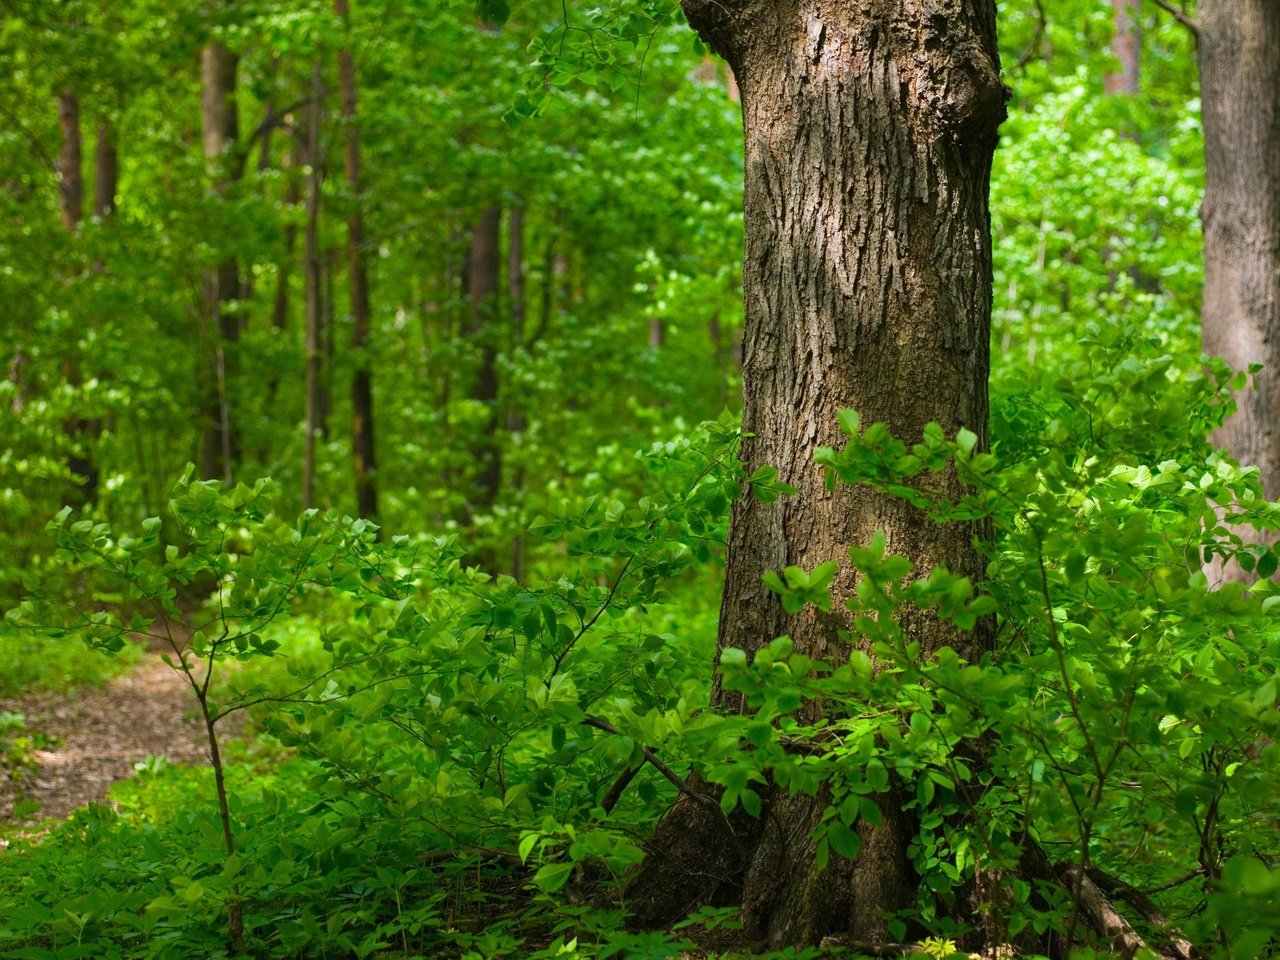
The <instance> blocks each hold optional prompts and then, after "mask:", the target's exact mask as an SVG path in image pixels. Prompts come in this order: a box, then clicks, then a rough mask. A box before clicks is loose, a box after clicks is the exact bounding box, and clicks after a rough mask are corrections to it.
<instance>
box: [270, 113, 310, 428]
mask: <svg viewBox="0 0 1280 960" xmlns="http://www.w3.org/2000/svg"><path fill="white" fill-rule="evenodd" d="M290 125H291V126H292V124H290ZM304 135H305V134H304ZM300 140H301V138H300V137H298V136H294V137H291V138H290V145H289V148H288V149H287V150H285V151H284V152H283V153H282V154H281V157H280V169H281V172H282V173H283V174H284V180H285V184H284V203H285V206H286V207H288V208H290V209H293V208H295V207H297V205H298V204H299V203H301V202H302V191H301V190H300V188H299V180H300V173H299V171H300V169H301V168H302V167H303V166H304V164H305V162H306V161H305V157H304V155H303V148H302V146H301V143H300ZM283 240H284V255H283V256H282V257H281V258H280V261H279V263H277V264H276V288H275V293H274V295H273V296H272V302H271V327H272V329H273V330H274V331H275V333H276V335H277V337H279V338H280V340H281V341H283V339H284V334H285V331H286V330H287V329H288V327H289V281H290V279H291V276H292V274H293V258H294V253H295V251H296V249H297V246H298V227H297V224H295V223H294V221H293V218H292V217H290V218H289V219H288V220H287V221H286V223H285V225H284V230H283ZM279 392H280V376H279V373H277V372H275V371H273V372H272V374H271V379H270V381H269V382H268V383H267V409H268V410H269V411H271V412H272V413H273V414H274V412H275V409H276V398H277V396H278V395H279Z"/></svg>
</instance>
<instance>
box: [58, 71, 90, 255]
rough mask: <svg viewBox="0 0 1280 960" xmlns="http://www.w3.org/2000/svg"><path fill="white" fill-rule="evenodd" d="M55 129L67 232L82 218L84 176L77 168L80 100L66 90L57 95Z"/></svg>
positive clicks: (59, 178) (64, 223) (79, 160)
mask: <svg viewBox="0 0 1280 960" xmlns="http://www.w3.org/2000/svg"><path fill="white" fill-rule="evenodd" d="M58 126H59V127H61V129H62V152H61V153H59V154H58V192H59V193H60V194H61V195H62V223H63V225H65V226H66V228H67V229H68V230H75V229H76V227H78V226H79V225H80V219H81V217H83V216H84V173H83V172H82V169H81V161H82V156H81V153H82V150H81V138H80V98H79V97H77V96H76V95H75V94H74V93H72V92H71V91H69V90H64V91H63V92H62V93H60V94H58Z"/></svg>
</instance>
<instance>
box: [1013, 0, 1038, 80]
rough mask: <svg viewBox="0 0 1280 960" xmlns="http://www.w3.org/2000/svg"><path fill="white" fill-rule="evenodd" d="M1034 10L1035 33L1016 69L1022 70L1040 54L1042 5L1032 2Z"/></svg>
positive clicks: (1035, 0) (1019, 58)
mask: <svg viewBox="0 0 1280 960" xmlns="http://www.w3.org/2000/svg"><path fill="white" fill-rule="evenodd" d="M1034 3H1035V8H1036V32H1035V33H1033V34H1032V35H1031V42H1030V43H1028V44H1027V49H1026V50H1024V51H1023V52H1022V56H1020V57H1018V69H1022V68H1023V67H1025V66H1026V65H1027V64H1028V63H1030V62H1031V61H1032V60H1034V59H1035V58H1036V57H1037V56H1038V55H1039V53H1040V42H1041V41H1042V40H1044V25H1045V15H1044V4H1042V3H1041V2H1040V0H1034Z"/></svg>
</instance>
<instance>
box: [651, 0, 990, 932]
mask: <svg viewBox="0 0 1280 960" xmlns="http://www.w3.org/2000/svg"><path fill="white" fill-rule="evenodd" d="M684 6H685V11H686V13H687V14H688V17H689V21H690V23H691V24H693V26H694V28H695V29H696V30H697V31H698V32H699V34H700V35H701V36H702V38H703V39H704V40H705V41H706V42H707V43H708V44H709V45H710V46H711V47H712V49H713V50H715V51H716V52H717V53H719V54H721V55H722V56H724V57H725V58H726V59H727V60H728V61H729V64H730V66H731V67H732V68H733V71H734V75H735V76H736V77H737V79H738V82H739V84H740V85H741V91H742V98H743V115H744V117H743V119H744V125H745V139H746V152H745V156H746V169H745V177H746V183H745V230H746V252H745V259H744V268H743V282H744V305H745V314H746V316H745V335H744V340H745V357H744V367H743V390H744V409H743V430H744V435H745V437H746V439H745V440H744V442H743V446H742V456H743V459H744V461H745V464H746V469H747V470H748V471H753V470H755V469H756V468H758V467H760V466H763V465H773V466H775V467H777V468H778V469H779V471H780V474H779V476H780V479H781V480H783V481H785V482H786V483H789V484H790V485H791V486H793V487H795V488H796V491H797V492H796V493H795V495H793V496H790V497H784V498H781V499H779V500H776V501H775V502H773V503H761V502H760V501H758V500H756V499H754V498H752V497H750V496H743V497H740V498H739V499H738V501H737V502H736V503H735V504H734V507H733V512H732V517H731V523H730V535H729V542H728V559H727V570H726V580H725V588H724V597H723V602H722V605H721V611H720V628H719V636H718V646H719V648H720V649H724V648H726V647H737V648H739V649H742V650H746V651H748V653H749V654H750V653H751V652H754V651H756V650H758V649H760V648H761V647H762V646H763V645H765V644H767V643H768V642H769V641H770V640H771V639H773V638H774V637H777V636H780V635H782V634H787V635H789V636H790V637H792V638H793V640H794V642H795V648H796V650H797V651H800V652H803V653H805V654H808V655H810V656H812V657H815V658H821V659H827V660H835V661H837V662H838V661H839V660H840V659H841V658H842V657H843V656H845V655H846V651H847V649H848V647H847V645H846V643H845V642H844V641H843V640H842V639H841V638H840V636H839V632H840V631H841V630H842V629H848V628H849V626H850V625H849V618H848V616H847V614H843V613H830V614H818V613H815V612H814V611H812V610H809V611H804V612H801V613H800V614H797V615H794V616H791V615H786V614H785V613H784V612H783V610H782V608H781V605H780V604H779V602H778V600H777V598H776V597H775V596H774V595H772V594H771V593H770V592H769V591H768V590H766V589H765V587H764V586H763V585H762V583H761V576H762V575H763V574H764V573H765V572H766V571H769V570H780V569H782V568H783V567H785V566H787V565H789V564H795V565H797V566H800V567H804V568H806V569H812V568H813V567H815V566H816V565H817V564H820V563H823V562H825V561H830V560H835V561H838V562H840V563H841V567H842V569H841V573H840V574H839V575H838V576H837V579H836V582H835V584H834V590H833V592H834V594H835V596H836V598H837V601H839V600H841V599H842V598H844V597H847V596H849V595H851V593H852V592H853V588H854V577H853V573H852V571H851V570H850V569H849V561H848V553H847V551H848V548H849V547H850V546H856V545H861V544H865V543H866V542H867V541H869V540H870V539H871V537H872V535H873V534H874V533H875V532H876V531H877V530H882V531H884V533H885V536H886V538H887V541H888V548H889V550H890V551H891V552H893V553H896V554H901V555H905V556H906V557H908V558H910V559H911V560H912V562H913V563H914V564H915V567H916V569H917V570H918V571H921V572H924V571H927V570H928V569H930V568H931V567H933V566H935V565H937V564H945V565H946V566H947V567H948V568H949V569H950V570H952V571H954V572H957V573H962V574H965V575H967V576H970V577H972V578H975V579H977V578H979V577H980V576H981V574H982V571H983V562H982V559H981V557H980V556H979V554H978V553H977V552H976V551H975V549H974V547H973V538H974V536H975V534H976V533H977V532H978V531H977V530H975V529H974V527H972V526H965V525H960V524H956V525H951V526H945V527H943V526H937V525H935V524H931V523H929V522H928V521H927V520H926V519H925V518H924V517H923V516H922V515H921V514H920V513H919V512H918V511H916V510H914V509H913V508H911V507H909V506H908V505H906V504H905V503H903V502H902V501H899V500H894V499H891V498H888V497H884V496H880V495H877V494H875V493H872V492H870V491H869V490H866V489H859V488H851V487H840V488H837V489H836V490H834V491H829V490H827V489H826V487H825V485H824V483H823V477H822V473H821V471H819V470H818V469H817V468H816V467H815V466H814V463H813V454H814V451H815V450H816V449H817V448H818V447H820V446H824V445H831V446H839V445H841V444H842V438H841V435H840V432H839V430H838V428H837V422H836V414H837V412H838V411H839V410H841V409H843V408H853V409H855V410H858V411H859V412H860V413H861V415H862V420H863V422H864V423H868V424H870V423H874V422H876V421H884V422H886V423H887V424H888V426H889V428H890V429H891V430H892V431H893V433H894V434H895V435H896V436H898V437H901V438H903V439H904V440H906V441H907V442H908V443H910V442H912V441H914V440H918V439H919V438H920V436H921V434H922V432H923V429H924V426H925V424H926V423H928V422H930V421H937V422H939V423H940V424H941V425H942V428H943V430H944V431H945V432H946V433H947V434H948V435H954V434H955V432H956V431H957V430H958V429H959V428H961V427H967V428H969V429H971V430H973V431H974V432H976V433H978V434H979V436H980V437H981V438H983V442H985V436H986V430H987V392H986V391H987V369H988V350H989V347H988V337H989V326H990V313H991V242H990V226H989V217H988V210H987V198H988V183H989V173H990V167H991V156H992V152H993V150H994V148H995V142H996V135H995V131H996V128H997V126H998V125H999V123H1000V121H1001V120H1002V119H1003V117H1004V99H1005V90H1004V88H1003V86H1002V85H1001V83H1000V80H999V66H998V59H997V57H998V54H997V52H996V41H995V6H994V4H993V3H991V2H989V0H964V2H956V3H953V4H949V5H948V6H947V7H946V10H947V13H946V15H945V16H944V15H943V14H942V13H940V12H938V10H939V9H940V8H938V7H937V6H936V5H932V4H925V3H923V0H905V2H903V3H901V4H885V5H877V6H871V7H867V6H865V5H856V4H849V3H845V2H844V0H799V2H797V3H794V4H775V3H772V2H770V0H685V3H684ZM945 482H947V483H954V481H953V480H952V481H945ZM952 492H953V494H954V493H955V492H957V491H952ZM840 609H841V608H839V607H837V610H840ZM903 620H904V628H905V630H906V632H907V634H908V635H909V636H911V637H912V638H913V639H914V640H917V641H919V642H920V644H921V648H922V654H923V655H925V656H927V655H929V654H930V653H931V652H933V651H934V650H936V649H937V648H938V647H940V646H942V645H944V644H948V645H951V646H953V647H955V648H956V649H957V650H958V651H959V652H960V653H961V654H962V655H964V656H967V657H970V658H976V657H977V656H978V655H979V654H980V653H981V652H982V651H981V646H982V643H981V640H980V639H979V638H978V637H976V636H975V635H958V634H957V633H956V632H955V631H954V630H953V629H951V628H949V627H946V626H944V625H942V624H940V623H939V622H938V621H937V620H936V619H934V618H933V617H931V616H926V615H923V614H920V613H915V612H912V611H906V610H904V611H903ZM712 699H713V705H714V706H715V707H716V708H718V709H720V710H725V711H731V712H732V711H739V710H742V709H743V708H744V705H743V703H742V702H741V701H740V699H739V697H738V696H737V695H735V694H732V693H728V692H726V691H724V690H723V689H721V688H720V686H719V684H718V682H717V683H716V684H715V685H714V688H713V693H712ZM765 802H766V804H767V806H766V810H765V812H764V813H763V815H762V816H761V817H760V818H759V819H758V820H755V821H751V820H747V819H746V818H745V817H744V818H742V819H741V820H740V821H739V823H742V824H743V825H744V826H743V829H742V832H741V835H740V837H739V841H740V844H741V846H742V848H743V851H744V856H743V858H742V860H741V861H739V860H738V858H737V857H736V856H735V853H734V851H733V850H732V849H730V846H731V845H729V844H727V843H726V842H725V840H724V834H723V833H722V832H721V831H722V829H723V828H722V827H721V826H720V825H718V824H717V823H716V822H715V821H714V819H713V818H712V817H711V816H709V815H708V814H707V813H706V812H705V810H704V808H702V807H700V806H699V805H698V804H696V803H693V802H689V801H688V798H687V797H682V800H681V802H679V803H677V804H676V806H675V807H674V808H673V809H672V811H671V812H670V813H669V814H668V816H667V818H666V820H665V821H664V822H663V824H662V825H661V826H660V827H659V829H658V832H657V835H656V837H655V839H654V842H653V843H652V844H651V851H652V852H651V855H650V857H649V859H648V860H647V861H646V864H645V865H644V867H642V869H641V870H640V871H639V872H638V874H637V875H636V877H635V879H634V883H633V884H632V886H631V888H630V890H629V892H628V902H629V904H631V905H633V906H634V907H636V908H638V912H639V914H640V916H641V918H642V919H644V920H646V921H650V922H655V921H656V922H665V921H666V920H670V919H672V918H674V917H676V916H679V915H681V914H684V913H686V912H687V911H688V910H690V909H691V908H694V907H696V906H697V905H698V904H700V903H724V902H733V901H736V902H739V903H740V904H741V906H742V917H743V921H744V924H745V925H746V927H747V928H748V930H749V931H750V933H751V935H753V936H758V937H761V938H763V939H764V940H765V941H766V942H767V943H768V944H770V945H771V946H774V947H781V946H784V945H789V944H794V945H801V944H807V943H813V942H816V941H817V940H818V939H820V938H821V937H822V936H824V935H826V934H829V933H836V932H839V933H846V934H849V935H851V936H852V937H854V938H856V939H859V940H867V941H877V940H883V939H885V930H886V926H885V921H884V914H885V912H887V911H893V910H898V909H902V908H905V907H910V906H913V905H914V904H915V897H916V889H915V888H916V879H915V877H914V875H913V873H912V870H911V867H910V862H909V858H908V853H907V847H908V843H909V841H910V840H911V838H912V837H913V835H914V831H915V824H914V823H913V822H912V819H911V818H910V817H909V816H908V815H907V814H905V813H902V812H901V805H900V801H899V800H898V799H897V798H895V797H894V796H892V795H889V796H885V797H882V798H881V806H882V808H883V810H884V814H885V816H884V823H883V825H882V826H881V827H879V828H877V829H875V830H863V831H862V853H861V855H860V856H859V857H858V859H857V860H856V861H854V862H849V861H842V860H839V859H837V858H834V857H833V860H832V863H831V864H830V866H829V867H828V869H827V871H826V872H825V873H823V874H821V875H819V873H818V871H817V870H816V868H815V861H814V857H815V845H814V843H813V841H812V832H813V830H814V828H815V827H816V826H817V825H818V822H819V818H820V816H821V813H822V811H823V808H824V807H825V805H826V802H827V801H826V800H825V799H824V798H822V797H821V796H819V797H818V798H816V799H815V798H809V797H805V796H794V797H793V796H789V795H788V794H787V793H786V792H785V791H780V790H774V791H773V793H772V795H771V796H769V797H767V798H766V801H765Z"/></svg>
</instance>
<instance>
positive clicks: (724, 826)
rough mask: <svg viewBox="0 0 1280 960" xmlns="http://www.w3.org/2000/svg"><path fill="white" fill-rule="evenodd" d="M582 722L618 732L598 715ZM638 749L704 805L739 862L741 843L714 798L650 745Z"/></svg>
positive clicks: (585, 718) (679, 788)
mask: <svg viewBox="0 0 1280 960" xmlns="http://www.w3.org/2000/svg"><path fill="white" fill-rule="evenodd" d="M582 723H583V724H585V725H586V726H588V727H595V728H596V729H597V730H602V731H604V732H605V733H611V734H616V733H617V732H618V728H617V727H615V726H614V725H613V724H611V723H610V722H609V721H608V720H604V719H602V718H600V717H593V716H591V715H587V716H586V717H583V718H582ZM640 750H641V751H642V752H643V753H644V758H645V759H646V760H648V761H649V763H651V764H653V768H654V769H655V770H657V771H658V772H659V773H660V774H662V775H663V776H664V777H666V778H667V780H668V782H670V783H671V785H672V786H674V787H675V788H676V789H677V790H679V791H680V793H682V794H684V795H685V796H686V797H688V798H689V799H690V800H692V801H693V802H694V803H697V804H699V805H701V806H702V807H705V808H706V809H707V810H708V811H709V812H710V813H711V815H712V816H713V817H714V818H715V820H716V822H717V823H718V824H719V825H720V829H721V830H723V831H724V834H725V836H726V837H728V838H729V842H730V843H732V844H733V850H734V853H735V854H736V855H737V857H738V860H739V862H741V860H742V858H743V851H742V844H741V843H740V842H739V841H738V835H737V834H736V833H734V832H733V826H732V825H731V824H730V823H729V818H728V817H726V816H725V814H724V811H723V810H721V809H720V804H719V803H718V802H717V801H716V799H715V798H714V797H709V796H707V795H706V794H705V793H702V792H700V791H698V790H695V789H693V787H691V786H689V784H688V783H687V782H686V781H685V779H684V778H683V777H681V776H680V774H678V773H676V772H675V771H674V770H672V769H671V768H670V767H669V766H667V765H666V764H665V763H663V762H662V759H661V758H660V757H659V756H658V755H657V754H656V753H654V751H653V748H652V747H647V746H645V745H644V744H641V745H640Z"/></svg>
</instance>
